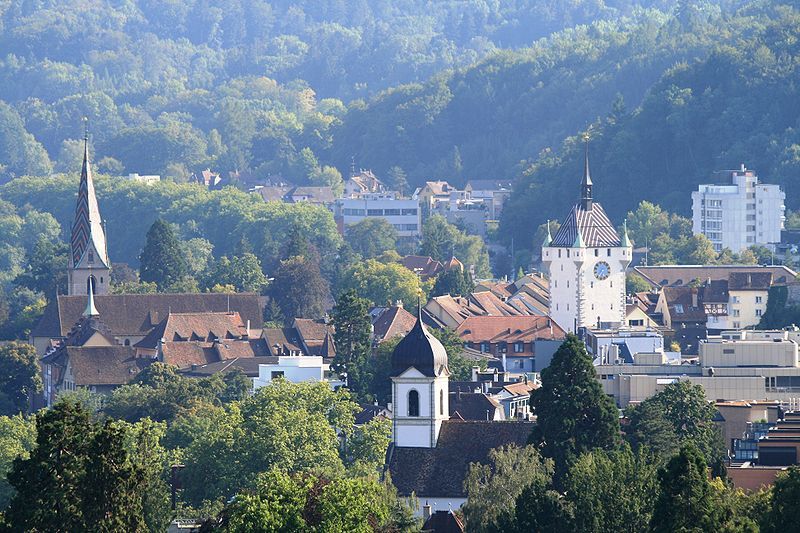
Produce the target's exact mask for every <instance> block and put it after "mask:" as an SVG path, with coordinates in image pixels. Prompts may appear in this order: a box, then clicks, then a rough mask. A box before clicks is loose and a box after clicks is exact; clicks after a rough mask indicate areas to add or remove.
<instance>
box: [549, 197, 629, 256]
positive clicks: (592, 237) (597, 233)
mask: <svg viewBox="0 0 800 533" xmlns="http://www.w3.org/2000/svg"><path fill="white" fill-rule="evenodd" d="M579 239H580V241H581V242H582V243H583V245H584V246H586V247H588V248H603V247H615V246H620V245H621V241H620V237H619V234H618V233H617V230H616V229H614V226H613V225H612V224H611V221H610V220H609V218H608V215H606V212H605V211H604V210H603V207H602V206H601V205H600V204H599V203H597V202H594V203H592V204H591V206H590V207H589V209H584V208H583V206H582V205H581V204H579V203H578V204H575V205H574V206H572V210H571V211H570V212H569V214H568V215H567V217H566V218H565V219H564V221H563V222H562V223H561V227H560V228H559V230H558V233H556V235H555V237H553V242H551V243H550V246H552V247H565V248H571V247H573V246H574V245H575V242H576V241H577V240H579Z"/></svg>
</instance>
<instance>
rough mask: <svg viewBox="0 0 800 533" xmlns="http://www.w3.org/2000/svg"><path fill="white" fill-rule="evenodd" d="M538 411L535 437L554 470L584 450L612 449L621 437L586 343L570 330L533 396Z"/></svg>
mask: <svg viewBox="0 0 800 533" xmlns="http://www.w3.org/2000/svg"><path fill="white" fill-rule="evenodd" d="M532 405H533V408H534V409H535V412H536V415H537V424H536V428H535V429H534V435H533V440H534V442H535V443H537V444H538V445H540V446H541V447H542V453H543V454H544V455H545V457H552V458H553V460H554V461H555V464H556V473H557V474H558V473H559V472H561V473H564V472H566V469H567V468H568V467H569V465H571V464H572V463H573V462H574V461H575V460H576V459H577V458H578V456H580V454H582V453H584V452H588V451H591V450H595V449H601V450H609V449H612V448H614V447H615V446H617V445H618V444H619V442H620V428H619V414H618V410H617V408H616V406H615V405H614V401H613V400H612V399H611V398H610V397H609V396H607V395H606V394H604V393H603V389H602V387H601V385H600V383H599V382H598V381H597V374H596V373H595V370H594V365H592V360H591V358H590V357H589V355H588V354H587V353H586V347H585V345H584V344H583V342H582V341H581V340H580V339H578V337H576V336H575V335H569V336H568V337H567V339H566V340H565V341H564V343H563V344H562V345H561V347H559V349H558V350H557V351H556V353H555V354H554V355H553V360H552V361H551V362H550V365H549V366H548V367H547V368H545V369H544V370H543V371H542V386H541V387H540V388H539V389H537V390H535V391H534V392H533V395H532Z"/></svg>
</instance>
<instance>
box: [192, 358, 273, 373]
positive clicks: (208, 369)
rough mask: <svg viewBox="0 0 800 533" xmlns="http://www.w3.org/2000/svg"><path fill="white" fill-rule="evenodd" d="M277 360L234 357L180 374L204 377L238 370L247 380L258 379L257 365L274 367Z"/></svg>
mask: <svg viewBox="0 0 800 533" xmlns="http://www.w3.org/2000/svg"><path fill="white" fill-rule="evenodd" d="M276 364H278V358H277V357H273V356H266V357H236V358H233V359H225V360H223V361H216V362H213V363H208V364H204V365H199V366H195V367H189V368H185V369H183V370H181V371H180V372H181V374H183V375H185V376H191V377H206V376H211V375H213V374H219V373H224V372H232V371H234V370H240V371H242V372H244V374H245V375H246V376H247V377H249V378H255V377H258V365H276Z"/></svg>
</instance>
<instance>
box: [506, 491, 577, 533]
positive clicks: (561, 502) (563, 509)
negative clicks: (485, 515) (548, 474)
mask: <svg viewBox="0 0 800 533" xmlns="http://www.w3.org/2000/svg"><path fill="white" fill-rule="evenodd" d="M501 521H502V520H501ZM501 526H502V527H501V529H500V530H501V531H511V532H513V533H524V532H526V531H540V532H542V533H559V532H562V531H571V530H572V528H573V527H574V526H573V509H572V505H571V504H570V502H569V501H567V499H566V498H565V497H564V496H563V495H561V494H559V493H558V492H556V491H555V490H552V489H550V488H548V485H547V484H544V483H531V484H530V485H528V487H527V488H525V490H523V491H522V494H520V495H519V496H518V497H517V500H516V505H515V507H514V519H513V522H512V523H510V524H501Z"/></svg>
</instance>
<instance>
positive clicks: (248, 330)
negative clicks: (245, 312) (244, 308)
mask: <svg viewBox="0 0 800 533" xmlns="http://www.w3.org/2000/svg"><path fill="white" fill-rule="evenodd" d="M244 334H245V336H246V337H248V338H249V337H250V319H249V318H248V319H247V329H245V332H244Z"/></svg>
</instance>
